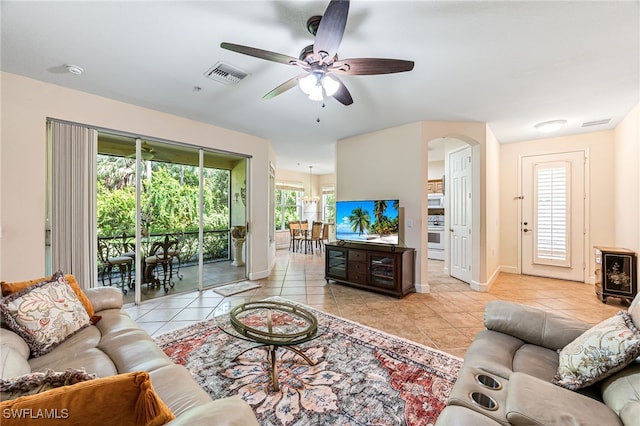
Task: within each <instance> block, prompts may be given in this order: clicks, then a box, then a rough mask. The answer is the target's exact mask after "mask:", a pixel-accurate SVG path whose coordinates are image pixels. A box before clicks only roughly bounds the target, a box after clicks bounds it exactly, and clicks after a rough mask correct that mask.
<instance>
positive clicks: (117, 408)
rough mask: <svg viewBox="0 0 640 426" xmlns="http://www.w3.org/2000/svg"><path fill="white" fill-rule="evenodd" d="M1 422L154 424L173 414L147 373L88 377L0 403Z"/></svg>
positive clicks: (6, 424)
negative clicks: (154, 387) (79, 381)
mask: <svg viewBox="0 0 640 426" xmlns="http://www.w3.org/2000/svg"><path fill="white" fill-rule="evenodd" d="M0 415H2V425H3V426H10V425H16V426H21V425H24V424H29V425H50V424H52V423H56V424H57V423H60V424H61V425H65V426H72V425H74V426H75V425H77V426H85V425H101V426H109V425H114V426H123V425H140V426H157V425H163V424H165V423H167V422H169V421H171V420H173V419H175V416H174V415H173V413H172V412H171V410H170V409H169V407H167V405H166V404H165V403H164V402H163V401H162V400H161V399H160V397H159V396H158V395H157V394H156V393H155V391H154V389H153V386H152V385H151V378H150V377H149V373H147V372H144V371H141V372H133V373H125V374H118V375H116V376H110V377H105V378H101V379H94V380H89V381H86V382H81V383H77V384H75V385H70V386H63V387H60V388H56V389H51V390H48V391H45V392H42V393H38V394H35V395H29V396H22V397H20V398H17V399H12V400H8V401H3V402H2V403H0Z"/></svg>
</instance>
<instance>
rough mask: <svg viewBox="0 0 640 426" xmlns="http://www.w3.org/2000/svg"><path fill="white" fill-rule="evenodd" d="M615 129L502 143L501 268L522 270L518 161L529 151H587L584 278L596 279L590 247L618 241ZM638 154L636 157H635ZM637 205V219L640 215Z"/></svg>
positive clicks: (591, 280)
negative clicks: (586, 217)
mask: <svg viewBox="0 0 640 426" xmlns="http://www.w3.org/2000/svg"><path fill="white" fill-rule="evenodd" d="M613 147H614V137H613V131H603V132H593V133H586V134H582V135H574V136H567V137H559V138H548V139H538V140H533V141H526V142H520V143H512V144H503V145H501V147H500V180H499V182H500V251H501V260H500V262H501V265H502V266H501V269H502V270H503V271H507V272H516V273H519V272H520V265H519V260H518V253H519V252H520V250H519V247H518V235H519V233H520V225H519V216H518V215H519V211H518V208H519V203H520V202H519V201H518V200H517V199H516V197H517V196H519V195H520V188H519V181H520V176H519V165H520V159H521V158H522V157H523V156H528V155H540V154H551V153H558V152H568V151H578V150H585V151H587V155H588V161H587V167H586V171H587V173H588V175H587V182H586V188H587V194H588V198H587V210H588V211H587V215H588V219H589V221H588V223H587V236H586V250H587V251H588V253H589V254H588V255H587V256H588V259H586V260H587V261H588V263H587V265H589V266H588V268H587V271H586V273H585V278H586V279H587V280H589V282H593V271H594V263H593V256H592V255H591V253H592V250H591V247H592V246H594V245H608V246H610V245H613V244H615V233H614V221H615V215H614V212H615V207H614V206H615V203H614V200H615V191H614V190H613V188H614V173H612V170H613V167H614V158H615V156H614V148H613ZM636 158H637V157H636ZM637 212H638V210H637V209H636V221H637V219H638V216H637V214H638V213H637Z"/></svg>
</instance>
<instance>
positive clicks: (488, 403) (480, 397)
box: [469, 392, 498, 411]
mask: <svg viewBox="0 0 640 426" xmlns="http://www.w3.org/2000/svg"><path fill="white" fill-rule="evenodd" d="M469 397H470V398H471V401H473V403H474V404H477V405H479V406H480V407H482V408H484V409H485V410H489V411H495V410H497V409H498V403H497V402H496V400H495V399H493V398H491V397H490V396H487V395H485V394H483V393H480V392H472V393H471V394H470V395H469Z"/></svg>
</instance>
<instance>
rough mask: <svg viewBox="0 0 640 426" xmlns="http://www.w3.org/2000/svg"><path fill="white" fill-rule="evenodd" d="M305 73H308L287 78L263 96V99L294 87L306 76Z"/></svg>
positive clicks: (273, 96)
mask: <svg viewBox="0 0 640 426" xmlns="http://www.w3.org/2000/svg"><path fill="white" fill-rule="evenodd" d="M305 75H306V74H301V75H298V76H295V77H293V78H290V79H289V80H287V81H285V82H284V83H282V84H281V85H280V86H278V87H276V88H275V89H273V90H272V91H270V92H269V93H267V94H266V95H264V96H263V97H262V99H271V98H275V97H276V96H278V95H280V94H281V93H284V92H286V91H287V90H289V89H293V88H294V87H296V85H297V84H298V79H300V78H302V77H304V76H305Z"/></svg>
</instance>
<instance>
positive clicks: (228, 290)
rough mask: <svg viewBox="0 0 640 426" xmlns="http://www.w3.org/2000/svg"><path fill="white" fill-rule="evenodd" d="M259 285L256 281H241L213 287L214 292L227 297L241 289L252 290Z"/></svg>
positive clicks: (240, 291) (239, 291)
mask: <svg viewBox="0 0 640 426" xmlns="http://www.w3.org/2000/svg"><path fill="white" fill-rule="evenodd" d="M258 287H260V285H258V284H256V283H252V282H251V281H242V282H239V283H233V284H227V285H223V286H220V287H216V288H214V289H213V291H215V292H216V293H218V294H219V295H221V296H224V297H227V296H232V295H234V294H238V293H242V292H243V291H247V290H253V289H254V288H258Z"/></svg>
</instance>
